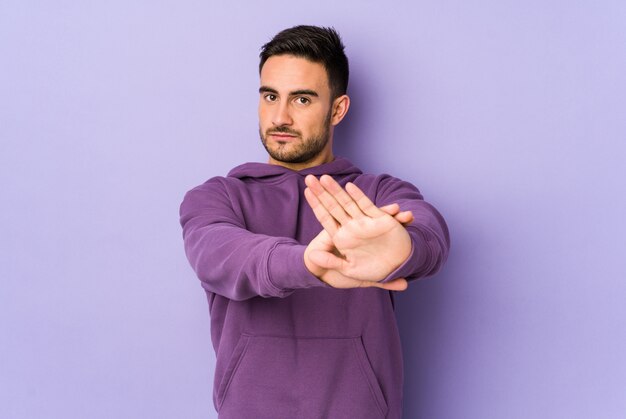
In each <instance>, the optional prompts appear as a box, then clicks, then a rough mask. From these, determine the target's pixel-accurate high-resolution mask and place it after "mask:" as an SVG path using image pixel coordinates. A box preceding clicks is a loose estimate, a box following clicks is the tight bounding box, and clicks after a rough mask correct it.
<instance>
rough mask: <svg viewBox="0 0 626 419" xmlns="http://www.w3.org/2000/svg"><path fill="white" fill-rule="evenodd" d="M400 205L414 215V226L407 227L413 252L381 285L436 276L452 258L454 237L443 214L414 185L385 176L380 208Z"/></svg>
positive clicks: (378, 196)
mask: <svg viewBox="0 0 626 419" xmlns="http://www.w3.org/2000/svg"><path fill="white" fill-rule="evenodd" d="M393 203H397V204H398V205H400V210H401V211H409V210H410V211H412V212H413V217H414V218H415V219H414V220H413V222H412V223H411V224H409V225H407V226H406V229H407V231H408V233H409V236H410V237H411V242H412V249H411V254H410V255H409V257H408V259H407V260H406V261H405V262H404V263H403V264H402V265H401V266H400V267H398V269H396V270H395V271H394V272H392V273H391V274H390V275H389V276H388V277H387V278H385V279H383V280H382V281H381V282H387V281H390V280H392V279H395V278H406V279H407V280H409V281H410V280H414V279H419V278H423V277H426V276H430V275H434V274H435V273H436V272H438V271H439V270H440V269H441V267H442V266H443V264H444V263H445V261H446V259H447V257H448V251H449V249H450V235H449V232H448V227H447V225H446V222H445V221H444V219H443V217H442V216H441V214H440V213H439V212H438V211H437V210H436V209H435V208H434V207H433V206H432V205H430V204H429V203H427V202H426V201H424V198H423V197H422V195H421V194H420V192H419V190H418V189H417V188H416V187H415V186H413V185H412V184H410V183H408V182H405V181H402V180H400V179H397V178H394V177H392V176H389V175H383V177H382V179H381V180H380V182H379V183H378V189H377V192H376V206H378V207H381V206H384V205H389V204H393Z"/></svg>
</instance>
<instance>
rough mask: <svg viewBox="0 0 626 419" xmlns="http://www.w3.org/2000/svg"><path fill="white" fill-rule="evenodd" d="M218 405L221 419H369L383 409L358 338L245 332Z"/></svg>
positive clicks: (382, 411)
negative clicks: (347, 418) (288, 335)
mask: <svg viewBox="0 0 626 419" xmlns="http://www.w3.org/2000/svg"><path fill="white" fill-rule="evenodd" d="M217 402H218V409H219V412H220V417H255V418H283V417H297V418H346V417H354V418H362V419H368V418H372V419H374V418H381V417H385V416H386V414H387V409H388V407H387V403H386V401H385V397H384V395H383V392H382V390H381V387H380V385H379V383H378V379H377V378H376V374H375V373H374V370H373V369H372V366H371V364H370V362H369V359H368V357H367V353H366V351H365V347H364V346H363V341H362V340H361V337H360V336H357V337H347V338H317V337H313V338H312V337H280V336H251V335H246V334H244V335H242V336H241V338H240V339H239V342H238V344H237V346H236V348H235V350H234V352H233V354H232V356H231V359H230V361H229V363H228V366H227V367H226V370H225V374H224V376H223V378H222V380H221V383H220V385H219V389H218V392H217Z"/></svg>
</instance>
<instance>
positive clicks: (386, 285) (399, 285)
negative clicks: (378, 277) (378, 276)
mask: <svg viewBox="0 0 626 419" xmlns="http://www.w3.org/2000/svg"><path fill="white" fill-rule="evenodd" d="M361 282H362V286H363V287H375V288H381V289H384V290H387V291H404V290H406V289H407V288H408V287H409V283H408V282H407V281H406V279H404V278H396V279H394V280H392V281H389V282H368V281H361Z"/></svg>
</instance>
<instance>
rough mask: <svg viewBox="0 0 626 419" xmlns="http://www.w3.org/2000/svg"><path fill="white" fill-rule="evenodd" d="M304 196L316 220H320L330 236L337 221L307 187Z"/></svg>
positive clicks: (335, 227)
mask: <svg viewBox="0 0 626 419" xmlns="http://www.w3.org/2000/svg"><path fill="white" fill-rule="evenodd" d="M304 197H305V198H306V201H307V202H308V203H309V205H310V206H311V209H312V210H313V214H315V218H317V221H319V222H320V224H321V225H322V227H324V230H326V231H327V232H328V234H329V235H330V236H331V237H332V236H334V235H335V233H336V232H337V228H338V226H337V221H335V219H334V218H333V217H332V215H330V213H329V212H328V211H327V210H326V208H324V206H323V205H322V204H321V203H320V201H319V199H317V197H316V196H315V194H314V193H313V192H312V191H311V190H310V189H309V188H306V189H305V190H304Z"/></svg>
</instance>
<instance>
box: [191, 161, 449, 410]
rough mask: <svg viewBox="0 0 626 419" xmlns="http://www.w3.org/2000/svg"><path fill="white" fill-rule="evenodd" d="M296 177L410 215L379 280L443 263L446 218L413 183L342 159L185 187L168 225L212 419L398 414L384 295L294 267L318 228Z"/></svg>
mask: <svg viewBox="0 0 626 419" xmlns="http://www.w3.org/2000/svg"><path fill="white" fill-rule="evenodd" d="M308 174H313V175H315V176H321V175H322V174H328V175H331V176H332V177H333V178H334V179H335V180H336V181H337V182H338V183H339V184H340V185H342V186H345V184H346V183H347V182H352V183H354V184H355V185H356V186H358V187H359V188H360V189H361V190H363V192H364V193H365V194H366V195H367V196H368V197H369V198H370V199H371V200H372V201H373V202H374V203H375V204H376V205H377V206H379V207H381V206H384V205H388V204H392V203H398V204H399V205H400V209H401V210H402V211H406V210H411V211H412V212H413V216H414V221H413V222H412V223H411V224H410V225H408V226H406V228H407V231H408V232H409V236H410V237H411V241H412V251H411V254H410V256H409V258H408V259H407V260H406V261H405V262H404V263H403V264H402V265H401V266H400V267H399V268H398V269H397V270H396V271H395V272H393V273H392V274H391V275H389V276H388V277H387V278H381V281H386V280H389V279H393V278H400V277H402V278H406V279H407V280H414V279H417V278H421V277H425V276H429V275H432V274H434V273H435V272H437V271H438V270H439V269H440V268H441V266H442V265H443V263H444V262H445V260H446V257H447V253H448V248H449V236H448V230H447V227H446V224H445V222H444V220H443V218H442V217H441V215H440V214H439V213H438V212H437V210H436V209H435V208H434V207H433V206H431V205H430V204H428V203H426V202H425V201H424V200H423V197H422V195H421V194H420V192H419V191H418V189H417V188H415V187H414V186H413V185H411V184H410V183H408V182H404V181H402V180H399V179H397V178H394V177H392V176H389V175H370V174H363V173H362V172H361V171H360V170H359V169H358V168H357V167H355V166H354V165H352V163H350V162H349V161H348V160H346V159H343V158H336V159H335V160H334V161H332V162H330V163H327V164H323V165H319V166H316V167H311V168H308V169H305V170H302V171H293V170H290V169H288V168H285V167H282V166H277V165H270V164H263V163H246V164H243V165H241V166H238V167H236V168H234V169H233V170H231V171H230V173H229V174H228V176H226V177H214V178H212V179H210V180H208V181H207V182H205V183H204V184H202V185H200V186H198V187H196V188H194V189H192V190H190V191H189V192H187V194H186V195H185V197H184V199H183V202H182V204H181V207H180V222H181V225H182V227H183V239H184V246H185V252H186V255H187V258H188V259H189V262H190V264H191V266H192V267H193V269H194V271H195V272H196V274H197V276H198V278H199V279H200V282H201V285H202V287H203V288H204V290H205V292H206V294H207V298H208V304H209V313H210V318H211V341H212V344H213V348H214V349H215V354H216V358H217V364H216V368H215V377H214V387H213V403H214V405H215V408H216V410H217V411H218V413H219V417H220V418H222V419H230V418H238V419H239V418H260V419H262V418H268V419H269V418H272V419H274V418H360V419H368V418H400V417H401V416H402V384H403V373H402V350H401V346H400V338H399V334H398V329H397V325H396V319H395V315H394V311H393V295H392V293H391V292H389V291H385V290H382V289H378V288H363V289H346V290H342V289H335V288H332V287H330V286H328V285H326V284H325V283H324V282H322V281H320V280H319V279H318V278H317V277H315V276H314V275H312V274H311V273H310V272H309V271H308V270H307V269H306V267H305V265H304V259H303V255H304V249H305V248H306V245H307V244H308V243H309V242H310V241H311V240H312V239H313V238H314V237H315V236H316V235H317V234H318V233H319V232H320V231H321V229H322V227H321V225H320V223H319V222H318V221H317V219H316V218H315V215H314V214H313V211H312V210H311V208H310V207H309V205H308V203H307V202H306V199H305V198H304V189H305V188H306V186H305V184H304V178H305V177H306V176H307V175H308Z"/></svg>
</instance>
